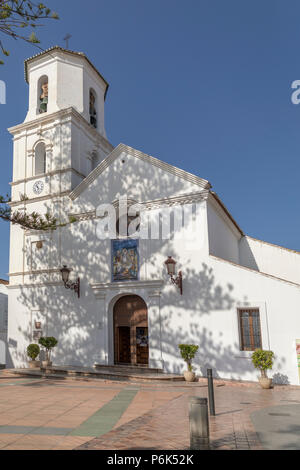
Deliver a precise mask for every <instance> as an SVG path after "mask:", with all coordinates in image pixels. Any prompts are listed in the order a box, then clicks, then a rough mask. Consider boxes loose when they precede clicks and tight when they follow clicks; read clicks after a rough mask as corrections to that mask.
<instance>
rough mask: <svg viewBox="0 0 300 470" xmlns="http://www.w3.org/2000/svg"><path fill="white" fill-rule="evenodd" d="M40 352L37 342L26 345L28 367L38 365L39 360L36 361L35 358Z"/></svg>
mask: <svg viewBox="0 0 300 470" xmlns="http://www.w3.org/2000/svg"><path fill="white" fill-rule="evenodd" d="M39 354H40V347H39V345H38V344H35V343H33V344H30V345H29V346H27V356H28V357H30V359H31V361H29V368H30V369H34V368H35V367H40V361H36V358H37V357H38V355H39Z"/></svg>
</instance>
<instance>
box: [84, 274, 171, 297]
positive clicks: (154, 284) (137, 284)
mask: <svg viewBox="0 0 300 470" xmlns="http://www.w3.org/2000/svg"><path fill="white" fill-rule="evenodd" d="M163 284H164V281H163V280H161V279H159V280H155V281H152V280H151V281H124V282H108V283H90V287H91V289H92V290H93V292H94V294H95V297H96V298H97V299H105V297H106V295H107V292H109V291H116V292H119V293H123V292H124V293H126V292H132V291H136V290H140V289H146V290H147V292H148V294H149V296H151V295H152V296H158V295H160V289H161V287H162V286H163ZM151 293H152V294H151Z"/></svg>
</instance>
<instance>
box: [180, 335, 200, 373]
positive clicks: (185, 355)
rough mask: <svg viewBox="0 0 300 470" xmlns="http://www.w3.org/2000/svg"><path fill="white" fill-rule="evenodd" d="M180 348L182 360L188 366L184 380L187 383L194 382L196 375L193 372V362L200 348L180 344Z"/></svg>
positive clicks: (193, 345)
mask: <svg viewBox="0 0 300 470" xmlns="http://www.w3.org/2000/svg"><path fill="white" fill-rule="evenodd" d="M178 347H179V349H180V354H181V357H182V359H183V360H184V361H185V362H186V364H187V370H186V371H184V373H183V375H184V378H185V380H186V382H194V380H195V373H194V372H193V367H192V360H193V359H194V357H195V354H196V352H197V351H198V349H199V346H196V345H195V344H179V346H178Z"/></svg>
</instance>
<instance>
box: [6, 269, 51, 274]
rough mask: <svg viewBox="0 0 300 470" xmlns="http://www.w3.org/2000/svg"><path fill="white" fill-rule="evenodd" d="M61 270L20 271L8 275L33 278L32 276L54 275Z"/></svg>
mask: <svg viewBox="0 0 300 470" xmlns="http://www.w3.org/2000/svg"><path fill="white" fill-rule="evenodd" d="M59 272H60V270H59V269H37V270H34V271H32V270H31V271H23V272H22V271H20V272H14V273H8V275H9V276H32V275H39V274H54V273H59Z"/></svg>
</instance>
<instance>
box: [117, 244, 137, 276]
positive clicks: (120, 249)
mask: <svg viewBox="0 0 300 470" xmlns="http://www.w3.org/2000/svg"><path fill="white" fill-rule="evenodd" d="M111 258H112V281H130V280H134V281H136V280H137V279H138V272H139V257H138V240H132V239H126V240H112V242H111Z"/></svg>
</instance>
